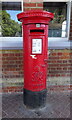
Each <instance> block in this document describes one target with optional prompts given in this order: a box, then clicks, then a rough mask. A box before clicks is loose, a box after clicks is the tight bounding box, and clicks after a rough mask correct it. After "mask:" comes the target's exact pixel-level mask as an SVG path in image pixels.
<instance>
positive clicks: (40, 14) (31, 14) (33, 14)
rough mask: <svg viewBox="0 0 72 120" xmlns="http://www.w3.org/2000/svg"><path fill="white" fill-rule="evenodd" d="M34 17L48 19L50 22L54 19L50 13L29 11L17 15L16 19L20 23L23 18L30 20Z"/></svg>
mask: <svg viewBox="0 0 72 120" xmlns="http://www.w3.org/2000/svg"><path fill="white" fill-rule="evenodd" d="M35 17H42V18H50V20H52V19H53V17H54V14H53V13H51V12H47V11H43V10H29V11H25V12H22V13H19V14H17V18H18V20H19V21H21V22H22V20H23V19H24V18H28V19H30V18H35Z"/></svg>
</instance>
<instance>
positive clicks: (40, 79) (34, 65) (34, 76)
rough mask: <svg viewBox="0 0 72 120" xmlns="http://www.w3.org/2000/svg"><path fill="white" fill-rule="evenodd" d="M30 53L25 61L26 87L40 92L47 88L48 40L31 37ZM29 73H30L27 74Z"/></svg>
mask: <svg viewBox="0 0 72 120" xmlns="http://www.w3.org/2000/svg"><path fill="white" fill-rule="evenodd" d="M28 44H29V45H28V46H29V48H28V50H27V51H28V52H27V53H26V55H25V59H28V61H29V62H28V63H27V62H25V64H24V66H25V72H26V74H25V78H26V80H25V83H26V82H27V83H26V84H25V85H24V87H25V88H26V89H28V90H32V91H40V90H43V89H45V88H46V73H47V64H46V61H45V60H46V59H47V45H48V44H47V40H46V38H45V36H29V42H28ZM27 71H28V72H27Z"/></svg>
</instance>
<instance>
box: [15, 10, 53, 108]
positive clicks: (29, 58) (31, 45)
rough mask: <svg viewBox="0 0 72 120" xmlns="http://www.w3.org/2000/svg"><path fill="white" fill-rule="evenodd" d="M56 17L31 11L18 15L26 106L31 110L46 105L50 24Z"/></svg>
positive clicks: (43, 12)
mask: <svg viewBox="0 0 72 120" xmlns="http://www.w3.org/2000/svg"><path fill="white" fill-rule="evenodd" d="M53 17H54V15H53V14H52V13H50V12H46V11H43V10H30V11H26V12H22V13H20V14H18V15H17V18H18V20H19V21H21V22H22V25H23V51H24V52H23V54H24V67H23V68H24V92H23V98H24V104H25V105H26V106H28V107H30V108H38V107H43V106H45V104H46V94H47V88H46V78H47V67H48V66H47V60H48V55H47V51H48V24H49V21H51V20H52V19H53Z"/></svg>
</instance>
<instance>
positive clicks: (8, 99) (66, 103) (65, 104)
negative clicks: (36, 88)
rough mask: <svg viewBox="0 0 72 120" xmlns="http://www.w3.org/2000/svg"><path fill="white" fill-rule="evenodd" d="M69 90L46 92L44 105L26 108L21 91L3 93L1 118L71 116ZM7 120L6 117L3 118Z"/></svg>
mask: <svg viewBox="0 0 72 120" xmlns="http://www.w3.org/2000/svg"><path fill="white" fill-rule="evenodd" d="M70 98H71V94H70V92H69V91H62V92H59V91H55V92H54V91H51V92H50V91H49V92H47V101H46V107H44V108H39V109H28V108H26V106H25V105H24V104H23V93H22V92H21V93H3V95H2V118H20V119H21V118H54V119H53V120H55V119H56V118H58V120H59V118H61V119H62V118H64V119H67V118H71V117H70V113H71V110H70ZM4 120H7V119H4ZM9 120H10V119H9ZM47 120H48V119H47Z"/></svg>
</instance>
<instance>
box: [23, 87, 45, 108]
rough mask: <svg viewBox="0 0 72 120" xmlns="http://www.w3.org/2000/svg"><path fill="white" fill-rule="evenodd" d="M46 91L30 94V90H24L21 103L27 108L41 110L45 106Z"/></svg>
mask: <svg viewBox="0 0 72 120" xmlns="http://www.w3.org/2000/svg"><path fill="white" fill-rule="evenodd" d="M46 95H47V90H46V89H44V90H42V91H39V92H32V91H30V90H26V89H24V92H23V101H24V104H25V105H26V107H28V108H40V107H41V108H42V107H45V104H46Z"/></svg>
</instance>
